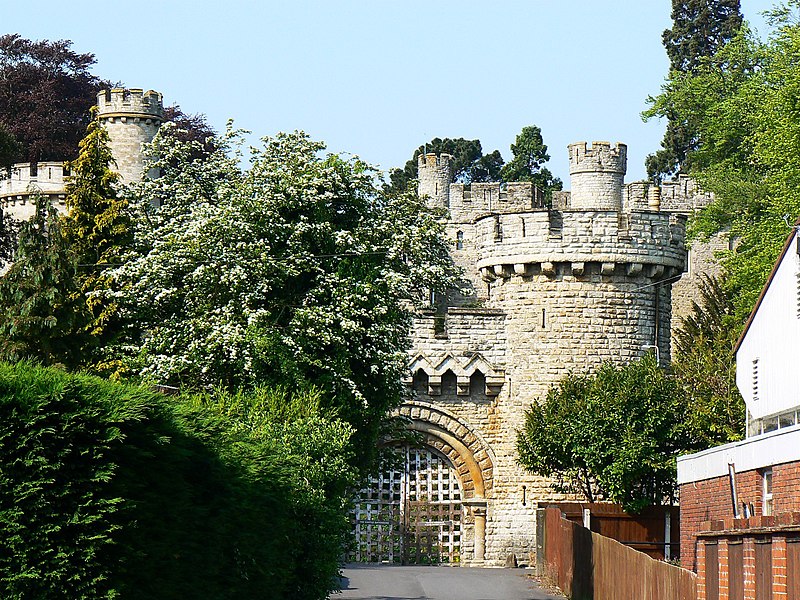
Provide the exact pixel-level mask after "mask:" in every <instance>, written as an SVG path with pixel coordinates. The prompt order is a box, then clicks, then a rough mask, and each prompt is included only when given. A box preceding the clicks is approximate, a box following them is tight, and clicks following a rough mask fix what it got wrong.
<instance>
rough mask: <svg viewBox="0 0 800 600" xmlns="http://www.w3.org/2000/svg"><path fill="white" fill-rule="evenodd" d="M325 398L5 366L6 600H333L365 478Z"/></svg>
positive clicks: (0, 559) (2, 515)
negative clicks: (350, 503) (189, 389)
mask: <svg viewBox="0 0 800 600" xmlns="http://www.w3.org/2000/svg"><path fill="white" fill-rule="evenodd" d="M318 406H319V402H318V398H316V396H315V394H313V393H309V394H306V395H304V396H303V397H300V398H289V397H287V395H286V394H283V393H281V392H280V391H275V390H257V391H256V392H254V393H252V394H250V395H239V396H231V395H223V394H218V395H215V396H205V397H202V396H193V397H178V398H175V397H165V396H162V395H160V394H157V393H153V392H150V391H148V390H146V389H144V388H141V387H135V386H130V385H122V384H116V383H111V382H107V381H103V380H99V379H95V378H92V377H88V376H75V375H68V374H65V373H63V372H60V371H57V370H53V369H45V368H40V367H33V366H31V365H27V364H24V363H20V364H18V365H2V364H0V423H2V425H1V426H0V598H4V599H16V598H20V599H22V598H26V599H27V598H36V599H37V600H38V599H47V598H59V599H62V598H70V599H82V598H137V599H148V598H159V599H170V598H181V599H184V598H204V599H205V598H209V599H214V598H237V599H238V598H298V599H303V598H309V599H310V598H325V597H326V595H327V592H328V591H330V590H331V589H333V588H334V587H335V578H336V572H337V560H338V556H339V553H340V548H341V543H342V539H343V536H344V535H345V534H346V531H347V528H348V526H347V520H346V516H345V511H344V506H345V498H346V496H347V489H348V487H349V486H351V485H352V484H353V472H352V470H351V469H350V468H349V467H348V466H347V465H348V462H349V457H348V454H347V452H348V451H347V444H348V440H349V437H350V434H351V430H350V428H349V426H347V425H345V424H343V423H342V422H340V421H338V420H336V419H332V418H326V417H325V416H323V415H321V414H320V411H319V409H318Z"/></svg>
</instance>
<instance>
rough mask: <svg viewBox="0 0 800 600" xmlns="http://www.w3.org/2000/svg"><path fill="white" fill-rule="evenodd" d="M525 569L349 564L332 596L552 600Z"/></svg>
mask: <svg viewBox="0 0 800 600" xmlns="http://www.w3.org/2000/svg"><path fill="white" fill-rule="evenodd" d="M530 573H531V571H526V570H524V569H472V568H467V567H410V566H409V567H401V566H395V565H347V566H346V567H345V569H344V578H343V579H342V593H341V594H332V595H331V596H330V598H331V600H339V599H341V600H550V599H560V600H563V596H554V595H552V594H549V593H547V592H545V591H544V590H541V589H539V588H538V587H537V586H536V583H535V582H534V581H532V580H531V579H529V578H527V577H526V575H527V574H530Z"/></svg>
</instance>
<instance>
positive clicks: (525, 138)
mask: <svg viewBox="0 0 800 600" xmlns="http://www.w3.org/2000/svg"><path fill="white" fill-rule="evenodd" d="M511 153H512V154H513V155H514V158H512V159H511V160H510V161H509V162H507V163H506V164H505V166H504V167H503V170H502V171H501V172H500V177H501V178H502V180H503V181H530V182H533V184H534V185H535V186H536V187H537V188H539V189H540V190H542V191H543V192H544V193H545V194H546V195H547V196H548V197H549V196H551V195H552V193H553V192H554V191H557V190H560V189H561V187H562V183H561V180H560V179H559V178H558V177H553V174H552V173H551V172H550V169H548V168H547V167H545V166H544V164H545V163H546V162H547V161H548V160H550V155H549V154H548V153H547V145H546V144H545V143H544V139H543V138H542V130H541V129H540V128H539V127H537V126H536V125H529V126H527V127H523V128H522V131H521V132H520V134H519V135H518V136H517V138H516V140H515V143H513V144H511Z"/></svg>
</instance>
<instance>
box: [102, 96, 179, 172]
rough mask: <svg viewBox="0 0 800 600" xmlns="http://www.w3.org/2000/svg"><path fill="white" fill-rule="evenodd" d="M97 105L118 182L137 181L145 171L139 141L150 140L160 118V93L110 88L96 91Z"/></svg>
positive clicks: (161, 116)
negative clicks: (107, 137)
mask: <svg viewBox="0 0 800 600" xmlns="http://www.w3.org/2000/svg"><path fill="white" fill-rule="evenodd" d="M97 107H98V113H97V116H98V118H99V119H100V122H101V123H102V124H103V127H105V129H106V131H108V136H109V138H110V146H111V153H112V155H113V156H114V162H115V163H116V169H115V170H116V171H117V172H118V173H119V175H120V177H121V180H122V183H131V182H134V181H138V180H140V179H141V178H142V176H143V175H144V171H145V165H144V158H143V156H142V144H144V143H147V142H150V141H152V139H153V138H154V137H155V135H156V132H157V131H158V128H159V127H160V126H161V123H162V122H163V121H164V103H163V100H162V97H161V94H160V93H158V92H154V91H153V90H148V91H146V92H145V91H143V90H141V89H123V88H114V89H111V90H105V91H102V92H100V93H99V94H97Z"/></svg>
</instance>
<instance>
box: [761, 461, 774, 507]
mask: <svg viewBox="0 0 800 600" xmlns="http://www.w3.org/2000/svg"><path fill="white" fill-rule="evenodd" d="M761 491H762V504H761V514H763V515H764V516H765V517H768V516H769V515H771V514H772V509H773V506H772V469H765V470H764V472H763V473H761Z"/></svg>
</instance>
